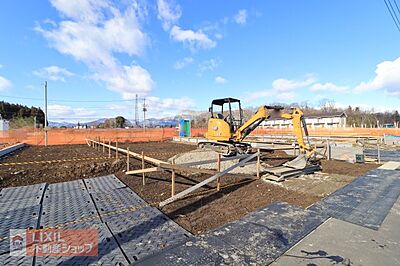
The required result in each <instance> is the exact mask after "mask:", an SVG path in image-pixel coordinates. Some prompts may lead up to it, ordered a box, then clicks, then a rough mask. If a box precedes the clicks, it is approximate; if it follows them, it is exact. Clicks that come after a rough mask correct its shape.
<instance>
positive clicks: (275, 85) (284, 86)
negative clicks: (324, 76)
mask: <svg viewBox="0 0 400 266" xmlns="http://www.w3.org/2000/svg"><path fill="white" fill-rule="evenodd" d="M315 82H316V78H315V77H314V76H313V75H311V76H309V77H306V79H304V80H289V79H283V78H280V79H276V80H274V81H273V82H272V89H273V90H275V91H278V92H285V91H291V90H294V89H299V88H304V87H307V86H310V85H311V84H313V83H315Z"/></svg>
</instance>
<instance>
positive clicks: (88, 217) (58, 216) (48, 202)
mask: <svg viewBox="0 0 400 266" xmlns="http://www.w3.org/2000/svg"><path fill="white" fill-rule="evenodd" d="M82 221H93V222H99V221H100V217H99V216H98V214H97V211H96V207H95V205H94V204H93V201H92V199H91V198H90V195H89V193H88V192H87V190H82V189H72V190H67V191H65V192H60V193H52V194H50V193H48V191H46V193H45V194H44V198H43V203H42V212H41V218H40V226H41V227H43V228H46V227H55V226H56V227H66V225H68V224H70V223H80V222H82Z"/></svg>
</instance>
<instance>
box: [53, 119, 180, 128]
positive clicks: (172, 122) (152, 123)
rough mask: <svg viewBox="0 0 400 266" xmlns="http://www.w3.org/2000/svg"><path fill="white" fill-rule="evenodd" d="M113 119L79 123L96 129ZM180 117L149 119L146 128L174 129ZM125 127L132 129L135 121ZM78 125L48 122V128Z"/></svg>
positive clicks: (140, 124) (141, 122)
mask: <svg viewBox="0 0 400 266" xmlns="http://www.w3.org/2000/svg"><path fill="white" fill-rule="evenodd" d="M108 119H114V118H101V119H97V120H94V121H90V122H80V123H79V124H80V125H81V126H83V125H87V126H88V127H92V126H94V127H96V126H98V125H100V124H104V123H105V122H106V120H108ZM179 119H180V117H173V118H160V119H158V118H149V119H146V126H147V127H175V126H177V125H178V124H179ZM125 124H126V126H128V127H134V126H135V121H134V120H126V122H125ZM77 125H78V123H70V122H56V121H49V126H50V127H75V126H77ZM138 126H139V127H142V126H143V121H139V125H138Z"/></svg>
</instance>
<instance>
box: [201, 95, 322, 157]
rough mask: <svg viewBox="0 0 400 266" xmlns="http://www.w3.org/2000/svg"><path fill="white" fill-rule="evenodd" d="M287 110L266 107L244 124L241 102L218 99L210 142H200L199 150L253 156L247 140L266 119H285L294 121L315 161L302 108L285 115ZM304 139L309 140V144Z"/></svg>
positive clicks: (302, 143)
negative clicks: (249, 154)
mask: <svg viewBox="0 0 400 266" xmlns="http://www.w3.org/2000/svg"><path fill="white" fill-rule="evenodd" d="M283 109H284V108H283V107H281V106H266V105H263V106H260V107H259V108H258V110H257V112H256V113H255V114H254V115H253V116H252V117H251V118H250V119H249V120H247V121H246V122H244V121H243V120H244V119H243V110H242V108H241V104H240V100H238V99H234V98H223V99H215V100H213V101H212V102H211V107H210V108H209V112H210V114H211V118H210V119H209V120H208V130H207V133H206V139H207V140H206V141H202V142H200V143H199V147H200V148H206V149H212V150H215V151H217V152H220V153H222V154H224V155H225V156H232V155H236V154H243V153H249V152H250V151H251V145H250V144H249V143H246V142H243V140H244V139H245V138H246V137H247V136H248V135H249V134H250V133H251V132H252V131H253V130H254V129H256V128H257V126H259V125H260V124H261V123H262V122H263V121H264V120H266V119H269V118H276V117H282V118H286V119H291V120H292V122H293V129H294V133H295V135H296V139H297V143H298V145H299V148H300V151H301V153H302V154H303V155H304V156H305V157H306V158H311V156H313V155H314V153H315V150H314V149H312V148H311V147H310V145H309V141H308V131H307V125H306V123H305V120H304V116H303V112H302V111H301V110H300V109H299V108H292V109H291V112H290V113H284V112H282V110H283ZM304 136H306V138H307V144H306V143H305V140H304Z"/></svg>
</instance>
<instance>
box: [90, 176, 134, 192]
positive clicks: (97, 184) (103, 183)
mask: <svg viewBox="0 0 400 266" xmlns="http://www.w3.org/2000/svg"><path fill="white" fill-rule="evenodd" d="M83 181H84V182H85V184H86V187H87V189H88V191H89V192H91V193H92V192H98V191H109V190H113V189H116V188H122V187H126V186H125V184H124V183H122V182H121V181H120V180H119V179H118V178H117V177H116V176H115V175H107V176H100V177H95V178H87V179H84V180H83Z"/></svg>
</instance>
